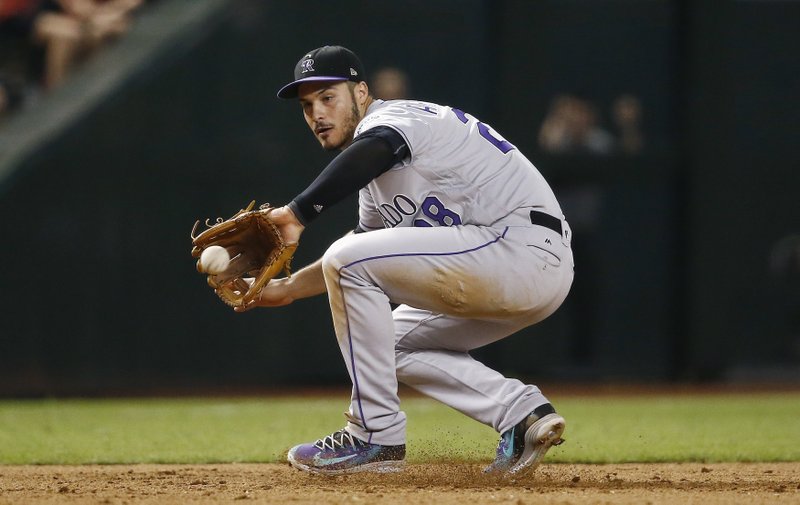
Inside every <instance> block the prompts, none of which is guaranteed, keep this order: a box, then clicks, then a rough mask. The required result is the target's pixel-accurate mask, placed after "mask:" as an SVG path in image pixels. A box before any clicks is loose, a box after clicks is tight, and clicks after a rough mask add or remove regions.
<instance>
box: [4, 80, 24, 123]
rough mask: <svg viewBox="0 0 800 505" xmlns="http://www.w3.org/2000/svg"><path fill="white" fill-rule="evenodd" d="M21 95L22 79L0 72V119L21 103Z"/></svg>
mask: <svg viewBox="0 0 800 505" xmlns="http://www.w3.org/2000/svg"><path fill="white" fill-rule="evenodd" d="M23 96H24V85H23V84H22V81H21V80H19V79H15V78H14V77H10V76H7V75H4V74H2V73H0V120H2V119H3V118H4V117H6V116H7V115H8V114H9V113H11V112H13V111H14V110H16V109H18V108H19V107H20V106H21V105H22V100H23Z"/></svg>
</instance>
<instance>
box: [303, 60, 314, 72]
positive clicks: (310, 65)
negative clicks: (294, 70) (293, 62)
mask: <svg viewBox="0 0 800 505" xmlns="http://www.w3.org/2000/svg"><path fill="white" fill-rule="evenodd" d="M300 67H302V69H303V72H302V73H304V74H305V73H306V72H313V71H314V60H313V59H311V58H309V59H307V60H303V62H302V63H301V64H300Z"/></svg>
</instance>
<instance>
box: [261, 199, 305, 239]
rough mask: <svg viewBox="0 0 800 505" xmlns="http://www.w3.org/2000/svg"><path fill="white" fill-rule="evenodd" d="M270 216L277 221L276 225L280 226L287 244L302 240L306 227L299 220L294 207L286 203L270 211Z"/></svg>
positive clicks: (274, 221) (279, 228)
mask: <svg viewBox="0 0 800 505" xmlns="http://www.w3.org/2000/svg"><path fill="white" fill-rule="evenodd" d="M269 218H270V220H271V221H272V222H273V223H275V226H277V227H278V230H280V232H281V236H282V237H283V240H285V241H286V243H287V244H296V243H298V242H300V235H301V234H302V233H303V230H305V228H306V227H305V226H303V225H302V224H301V223H300V221H298V219H297V216H295V215H294V212H292V209H290V208H289V207H288V206H285V205H284V206H283V207H278V208H275V209H272V210H271V211H270V213H269Z"/></svg>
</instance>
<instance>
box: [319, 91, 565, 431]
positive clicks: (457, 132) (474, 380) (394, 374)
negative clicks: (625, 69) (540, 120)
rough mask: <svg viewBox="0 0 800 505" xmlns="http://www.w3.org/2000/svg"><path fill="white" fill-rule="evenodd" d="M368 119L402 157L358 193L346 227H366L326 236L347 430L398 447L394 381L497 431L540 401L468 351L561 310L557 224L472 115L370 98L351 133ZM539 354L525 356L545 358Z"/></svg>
mask: <svg viewBox="0 0 800 505" xmlns="http://www.w3.org/2000/svg"><path fill="white" fill-rule="evenodd" d="M379 125H380V126H388V127H390V128H393V129H394V130H396V131H397V132H399V133H400V135H402V137H403V138H404V139H405V141H406V144H407V146H408V148H409V151H410V153H409V155H408V156H407V157H406V159H404V160H403V162H401V163H398V164H397V165H396V166H394V167H393V168H392V169H390V170H389V171H387V172H385V173H383V174H382V175H380V176H379V177H377V178H375V179H374V180H372V181H371V182H370V183H369V184H368V185H367V186H366V187H365V188H363V189H362V190H361V191H360V193H359V225H360V227H361V228H362V229H364V230H370V231H369V232H368V233H358V234H353V235H348V236H346V237H344V238H342V239H340V240H338V241H337V242H335V243H334V244H333V245H332V246H331V247H330V248H329V249H328V250H327V251H326V253H325V255H324V256H323V263H322V265H323V273H324V275H325V282H326V286H327V289H328V295H329V299H330V303H331V309H332V314H333V321H334V327H335V331H336V336H337V339H338V341H339V345H340V348H341V351H342V355H343V357H344V359H345V363H346V364H347V369H348V372H349V373H350V376H351V379H352V381H353V392H352V398H351V405H350V411H349V413H348V424H347V430H348V431H350V432H351V433H353V434H354V435H356V436H357V437H358V438H361V439H363V440H366V441H368V442H371V443H377V444H381V445H398V444H402V443H405V427H406V417H405V414H404V413H403V412H402V411H401V409H400V399H399V397H398V393H397V387H398V381H401V382H403V383H405V384H408V385H409V386H411V387H413V388H415V389H417V390H419V391H421V392H423V393H424V394H426V395H428V396H431V397H433V398H436V399H438V400H440V401H442V402H443V403H445V404H447V405H449V406H451V407H453V408H455V409H457V410H459V411H461V412H463V413H465V414H467V415H468V416H470V417H472V418H474V419H476V420H478V421H480V422H482V423H485V424H487V425H489V426H492V427H494V428H495V429H496V430H497V431H498V432H503V431H505V430H506V429H509V428H510V427H511V426H514V425H515V424H516V423H518V422H519V421H520V420H521V419H523V418H524V417H526V416H527V415H528V414H529V413H530V412H531V411H533V410H534V409H535V408H536V407H537V406H539V405H542V404H544V403H547V399H546V398H545V397H544V396H543V395H542V393H541V391H540V390H539V389H538V388H537V387H536V386H533V385H526V384H523V383H522V382H520V381H519V380H516V379H513V378H507V377H504V376H503V375H502V374H501V373H499V372H497V371H495V370H492V369H490V368H488V367H486V366H485V365H483V364H482V363H480V362H478V361H476V360H474V359H473V358H472V357H471V356H470V355H469V354H468V353H469V351H470V350H472V349H475V348H477V347H481V346H484V345H486V344H489V343H491V342H494V341H497V340H500V339H502V338H505V337H506V336H508V335H510V334H512V333H514V332H516V331H518V330H520V329H522V328H524V327H526V326H529V325H531V324H534V323H536V322H538V321H540V320H542V319H544V318H545V317H547V316H548V315H550V314H551V313H552V312H553V311H555V310H556V309H557V308H558V306H559V305H560V304H561V303H562V301H563V300H564V298H565V297H566V295H567V292H568V291H569V288H570V285H571V283H572V277H573V264H572V252H571V250H570V244H569V243H570V230H569V226H568V225H567V223H566V221H565V220H564V217H563V215H562V213H561V209H560V207H559V205H558V202H557V200H556V198H555V196H554V195H553V192H552V190H551V189H550V187H549V185H548V184H547V182H546V181H545V180H544V178H543V177H542V176H541V174H540V173H539V172H538V171H537V170H536V168H535V167H534V166H533V165H532V164H531V163H530V161H528V160H527V159H526V158H525V157H524V156H523V155H522V154H521V153H520V152H519V151H518V150H517V149H516V148H515V147H514V146H513V145H511V144H510V143H509V142H508V141H506V140H505V139H503V137H502V136H500V134H498V133H497V132H496V131H494V130H493V129H492V128H490V127H489V126H488V125H486V124H484V123H482V122H480V121H479V120H478V119H477V118H475V117H473V116H471V115H469V114H466V113H464V112H462V111H460V110H458V109H454V108H451V107H447V106H442V105H437V104H432V103H427V102H418V101H406V100H398V101H388V102H382V101H376V102H375V103H373V104H372V105H371V106H370V107H369V110H368V112H367V115H366V116H365V117H364V118H363V120H362V121H361V122H360V123H359V125H358V127H357V130H356V135H358V134H360V133H363V132H365V131H367V130H368V129H370V128H374V127H376V126H379ZM532 211H533V212H532ZM534 215H535V216H537V217H538V221H537V219H534ZM542 216H544V218H542ZM537 222H538V224H537ZM542 223H546V225H542ZM390 303H395V304H399V305H398V307H397V308H396V309H395V310H394V311H392V309H391V305H390ZM547 347H548V345H547V342H542V345H541V349H542V352H541V353H539V354H537V353H534V354H532V355H531V356H530V359H531V360H532V361H537V360H544V359H546V355H547Z"/></svg>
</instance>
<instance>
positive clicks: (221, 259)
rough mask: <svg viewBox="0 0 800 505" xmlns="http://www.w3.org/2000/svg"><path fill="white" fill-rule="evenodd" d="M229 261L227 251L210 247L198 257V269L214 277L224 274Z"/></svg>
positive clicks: (218, 247) (219, 247) (217, 247)
mask: <svg viewBox="0 0 800 505" xmlns="http://www.w3.org/2000/svg"><path fill="white" fill-rule="evenodd" d="M230 261H231V256H230V254H228V250H227V249H225V248H224V247H222V246H218V245H212V246H208V247H207V248H205V249H204V250H203V253H202V254H201V255H200V268H201V269H202V271H203V272H206V273H209V274H212V275H215V274H219V273H222V272H224V271H225V269H226V268H228V263H230Z"/></svg>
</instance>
